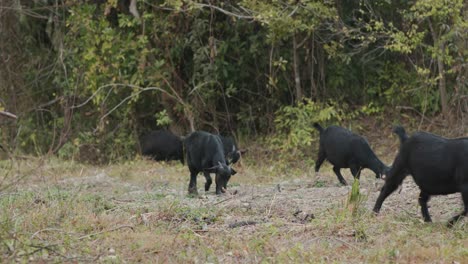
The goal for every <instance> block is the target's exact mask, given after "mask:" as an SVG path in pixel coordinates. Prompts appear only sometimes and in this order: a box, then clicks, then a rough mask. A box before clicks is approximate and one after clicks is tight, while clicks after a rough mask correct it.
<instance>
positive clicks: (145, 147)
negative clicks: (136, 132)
mask: <svg viewBox="0 0 468 264" xmlns="http://www.w3.org/2000/svg"><path fill="white" fill-rule="evenodd" d="M140 144H141V153H142V154H143V155H145V156H150V157H152V158H153V159H154V160H157V161H162V160H166V161H168V160H180V162H182V164H183V163H184V154H183V145H182V139H181V138H179V137H178V136H176V135H174V134H173V133H172V132H171V131H169V130H165V129H162V130H155V131H151V133H149V134H148V135H145V136H144V137H142V138H141V141H140Z"/></svg>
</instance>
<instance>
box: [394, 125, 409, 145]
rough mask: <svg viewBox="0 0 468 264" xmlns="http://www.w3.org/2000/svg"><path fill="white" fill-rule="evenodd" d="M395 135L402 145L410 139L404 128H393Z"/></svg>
mask: <svg viewBox="0 0 468 264" xmlns="http://www.w3.org/2000/svg"><path fill="white" fill-rule="evenodd" d="M393 133H395V134H397V136H398V137H399V138H400V144H403V143H405V141H406V140H407V139H408V135H407V134H406V131H405V129H404V128H403V127H402V126H396V127H395V128H393Z"/></svg>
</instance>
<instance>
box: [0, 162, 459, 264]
mask: <svg viewBox="0 0 468 264" xmlns="http://www.w3.org/2000/svg"><path fill="white" fill-rule="evenodd" d="M253 164H254V163H253V162H251V161H249V160H248V159H247V160H245V161H244V162H243V166H237V167H236V169H237V170H238V172H239V173H238V174H237V175H236V176H234V177H233V179H232V180H231V182H230V184H229V185H228V190H229V193H228V194H226V195H222V196H216V195H215V194H214V188H213V187H214V186H212V190H211V191H210V192H208V193H205V192H204V191H203V190H202V187H203V184H204V178H203V177H201V176H200V177H199V182H198V187H199V193H200V196H199V197H196V198H191V197H188V196H187V186H188V179H189V177H188V169H187V168H186V167H184V166H183V165H181V164H179V163H169V164H164V163H155V162H152V161H147V160H135V161H131V162H127V163H121V164H118V165H110V166H105V167H93V166H88V165H82V164H79V163H74V162H65V161H61V160H56V159H47V160H43V159H33V158H31V159H26V160H20V161H16V162H15V164H14V166H13V168H9V167H8V166H7V165H9V162H7V161H3V162H2V163H1V165H2V169H3V174H2V175H4V174H6V173H7V172H9V177H10V178H15V175H16V177H18V176H22V178H23V180H22V181H21V182H19V183H17V184H15V185H14V186H11V187H10V188H9V189H7V190H3V191H2V192H1V193H0V210H1V212H0V238H1V244H0V254H1V255H0V258H1V259H2V260H3V261H2V262H10V261H18V262H44V261H47V262H49V261H56V262H63V261H66V262H94V261H99V262H112V263H115V262H116V263H120V262H137V261H143V262H170V263H172V262H177V263H180V262H193V263H200V262H202V263H221V262H227V263H236V262H243V263H245V262H247V263H251V262H255V263H257V262H277V263H284V262H301V263H302V262H313V263H317V262H336V263H357V262H360V263H361V262H374V263H375V262H378V263H389V262H391V263H393V262H404V263H406V262H411V263H418V262H420V263H468V236H467V231H468V225H467V220H463V221H461V222H459V223H458V224H457V225H456V226H455V227H454V228H452V229H448V228H446V227H445V223H446V221H447V220H448V219H449V218H450V217H451V216H453V215H454V214H456V213H457V212H459V211H460V210H461V208H462V207H461V201H460V200H461V199H460V195H459V194H455V195H450V196H445V197H436V198H434V199H432V200H431V202H430V204H431V206H432V207H431V209H430V210H431V213H432V215H433V219H434V221H435V223H431V224H426V223H422V221H421V216H420V213H419V207H418V205H417V195H418V191H417V187H416V186H414V184H413V183H412V181H411V180H410V179H408V180H407V181H405V184H404V186H403V188H402V190H401V193H400V194H397V193H395V194H393V195H392V196H390V197H389V198H388V199H387V201H386V202H385V203H384V206H383V209H382V212H381V214H380V215H378V216H374V215H373V214H372V213H371V212H370V209H371V208H372V206H373V203H374V202H375V199H376V196H377V195H378V188H379V187H380V186H381V185H382V181H381V180H376V179H375V178H374V177H373V176H372V175H371V173H370V172H369V171H364V173H363V176H362V177H361V179H362V180H361V192H362V193H363V194H364V195H363V197H362V199H361V202H359V203H358V204H357V205H356V204H355V205H349V204H348V202H347V201H348V196H349V192H350V189H351V187H350V186H346V187H341V186H339V185H338V184H337V182H338V181H337V179H336V177H335V176H334V175H333V173H332V171H331V168H330V166H329V165H326V166H325V167H323V168H322V169H321V173H320V174H319V175H315V173H313V172H312V168H308V169H304V168H307V167H308V165H307V166H304V168H302V169H300V170H286V171H283V170H278V169H277V167H276V166H275V165H270V166H267V165H261V166H259V165H253ZM279 171H283V172H279ZM288 171H289V172H288ZM345 175H346V176H345V177H346V178H347V179H348V181H349V182H351V181H352V179H351V177H350V174H349V172H347V171H346V172H345ZM4 185H5V183H4V184H3V186H4Z"/></svg>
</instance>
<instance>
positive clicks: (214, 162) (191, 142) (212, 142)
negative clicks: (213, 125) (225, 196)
mask: <svg viewBox="0 0 468 264" xmlns="http://www.w3.org/2000/svg"><path fill="white" fill-rule="evenodd" d="M184 146H185V151H186V155H187V165H188V168H189V170H190V183H189V188H188V191H189V193H190V194H197V175H198V174H199V173H200V172H203V174H204V175H205V178H206V183H205V191H208V190H209V189H210V186H211V183H212V179H211V176H210V173H216V177H215V182H216V194H221V193H223V192H225V189H226V187H227V183H228V181H229V179H230V178H231V176H232V175H234V174H236V171H235V170H234V169H232V168H231V167H229V165H228V164H227V163H226V159H225V156H224V148H223V143H222V142H221V138H220V137H219V136H217V135H213V134H210V133H207V132H204V131H195V132H193V133H191V134H190V135H189V136H187V137H186V138H185V140H184Z"/></svg>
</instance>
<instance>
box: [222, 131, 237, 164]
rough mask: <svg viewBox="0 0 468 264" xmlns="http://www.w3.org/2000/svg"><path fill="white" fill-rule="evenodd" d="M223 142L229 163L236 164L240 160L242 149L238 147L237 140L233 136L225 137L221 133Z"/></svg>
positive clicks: (225, 155)
mask: <svg viewBox="0 0 468 264" xmlns="http://www.w3.org/2000/svg"><path fill="white" fill-rule="evenodd" d="M219 138H220V139H221V142H222V143H223V149H224V157H225V158H226V162H227V165H230V164H234V163H236V162H237V161H239V159H240V157H241V151H240V150H239V148H238V147H237V144H236V141H235V140H234V139H233V138H232V137H225V136H221V135H219Z"/></svg>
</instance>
